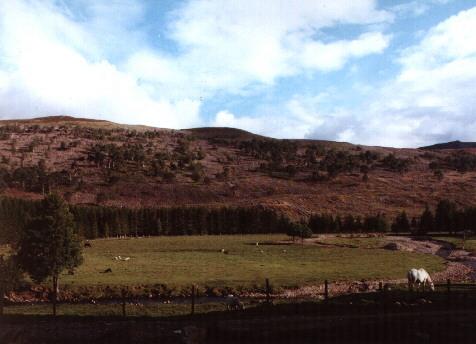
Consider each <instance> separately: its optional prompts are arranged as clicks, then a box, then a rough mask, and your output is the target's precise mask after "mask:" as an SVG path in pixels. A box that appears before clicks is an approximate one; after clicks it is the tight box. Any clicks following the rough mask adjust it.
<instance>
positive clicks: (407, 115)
mask: <svg viewBox="0 0 476 344" xmlns="http://www.w3.org/2000/svg"><path fill="white" fill-rule="evenodd" d="M397 63H399V65H400V70H399V72H398V73H397V75H396V76H395V77H394V78H392V79H390V80H388V81H387V82H385V83H383V85H381V87H378V85H376V86H375V87H369V86H368V85H363V86H362V85H360V84H359V83H357V84H356V86H355V87H356V92H359V93H360V94H361V95H362V97H363V98H362V99H363V101H362V104H361V106H360V107H356V108H353V109H352V110H351V109H348V108H347V109H345V108H338V107H336V105H335V104H338V100H337V99H332V97H333V95H335V92H333V91H332V90H331V91H330V92H328V93H327V94H320V95H319V96H317V97H312V96H309V95H307V96H306V95H295V96H293V97H292V98H291V99H289V100H288V101H286V102H284V103H281V104H277V105H276V106H275V107H271V108H270V109H265V110H263V109H261V110H260V111H258V113H257V114H256V116H253V117H237V116H234V115H231V114H227V115H226V116H221V115H217V117H216V121H215V123H216V124H218V123H228V124H229V125H234V126H237V127H241V128H245V129H248V130H251V131H253V128H257V129H256V130H257V131H258V132H259V133H261V134H264V135H270V136H274V137H295V138H303V137H308V138H318V139H331V140H338V141H350V142H353V143H358V144H368V145H382V146H395V147H418V146H422V145H427V144H432V143H435V142H443V141H449V140H456V139H459V140H466V141H476V88H475V87H474V85H476V7H475V8H473V9H469V10H466V11H462V12H460V13H458V14H457V15H455V16H452V17H450V18H448V19H446V20H444V21H442V22H441V23H440V24H438V25H436V26H435V27H433V28H431V29H429V30H428V31H427V32H426V33H425V34H424V35H423V36H422V38H421V40H420V42H419V43H418V44H416V45H414V46H412V47H409V48H407V49H405V50H403V51H402V52H401V54H400V56H399V59H398V60H397ZM361 88H362V89H361ZM329 98H330V99H329ZM329 105H330V106H329ZM276 118H277V119H278V122H277V124H274V119H276ZM256 130H255V131H256Z"/></svg>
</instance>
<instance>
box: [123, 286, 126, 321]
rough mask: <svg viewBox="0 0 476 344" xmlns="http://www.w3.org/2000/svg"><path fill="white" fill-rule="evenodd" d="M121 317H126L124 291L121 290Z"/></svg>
mask: <svg viewBox="0 0 476 344" xmlns="http://www.w3.org/2000/svg"><path fill="white" fill-rule="evenodd" d="M122 316H123V317H125V316H126V290H125V289H122Z"/></svg>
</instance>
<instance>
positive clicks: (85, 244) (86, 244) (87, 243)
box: [84, 241, 92, 247]
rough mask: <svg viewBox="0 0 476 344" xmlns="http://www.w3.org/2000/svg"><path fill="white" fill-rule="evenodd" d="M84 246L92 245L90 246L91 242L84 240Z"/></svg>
mask: <svg viewBox="0 0 476 344" xmlns="http://www.w3.org/2000/svg"><path fill="white" fill-rule="evenodd" d="M84 247H92V246H91V243H90V242H89V241H86V242H85V243H84Z"/></svg>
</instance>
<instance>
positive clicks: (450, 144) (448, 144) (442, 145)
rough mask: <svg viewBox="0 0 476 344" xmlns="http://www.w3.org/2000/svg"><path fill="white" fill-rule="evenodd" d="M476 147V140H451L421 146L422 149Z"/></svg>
mask: <svg viewBox="0 0 476 344" xmlns="http://www.w3.org/2000/svg"><path fill="white" fill-rule="evenodd" d="M466 148H476V142H461V141H450V142H445V143H437V144H434V145H431V146H426V147H420V149H466Z"/></svg>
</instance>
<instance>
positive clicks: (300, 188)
mask: <svg viewBox="0 0 476 344" xmlns="http://www.w3.org/2000/svg"><path fill="white" fill-rule="evenodd" d="M475 161H476V155H475V154H474V153H472V152H462V151H459V150H452V151H431V152H429V151H426V150H420V149H395V148H385V147H365V146H356V145H352V144H348V143H337V142H330V141H313V140H275V139H271V138H266V137H263V136H259V135H255V134H252V133H248V132H246V131H243V130H238V129H232V128H197V129H188V130H168V129H157V128H152V127H146V126H130V125H120V124H116V123H111V122H107V121H100V120H89V119H77V118H72V117H67V116H58V117H46V118H37V119H32V120H21V121H20V120H9V121H0V190H1V193H2V194H3V195H8V196H14V197H22V198H40V197H41V196H42V193H43V192H47V191H49V190H53V191H58V192H60V193H62V194H63V195H64V196H65V198H66V199H67V200H68V201H69V202H71V203H75V204H80V203H88V204H90V203H93V204H98V203H100V204H105V205H113V206H120V207H140V206H147V207H149V206H150V207H159V206H177V205H205V206H210V207H215V206H220V205H253V204H262V205H264V206H267V207H270V208H273V209H276V210H279V211H282V212H283V213H285V214H288V215H290V216H292V217H295V218H296V217H299V216H308V215H309V214H311V213H314V212H319V213H322V212H329V213H337V214H342V215H344V214H348V213H352V214H360V215H364V214H374V213H376V212H384V213H386V214H387V215H388V216H391V217H393V216H394V215H395V214H396V213H397V212H399V211H401V210H406V211H407V212H408V213H409V214H410V215H417V214H419V213H420V212H421V211H422V209H423V208H424V206H425V205H426V204H429V205H434V204H436V202H437V201H438V200H439V199H442V198H448V199H451V200H453V201H455V202H457V203H458V204H459V205H461V206H464V205H476V192H475V191H476V189H475V187H476V163H475ZM435 171H436V172H435Z"/></svg>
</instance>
